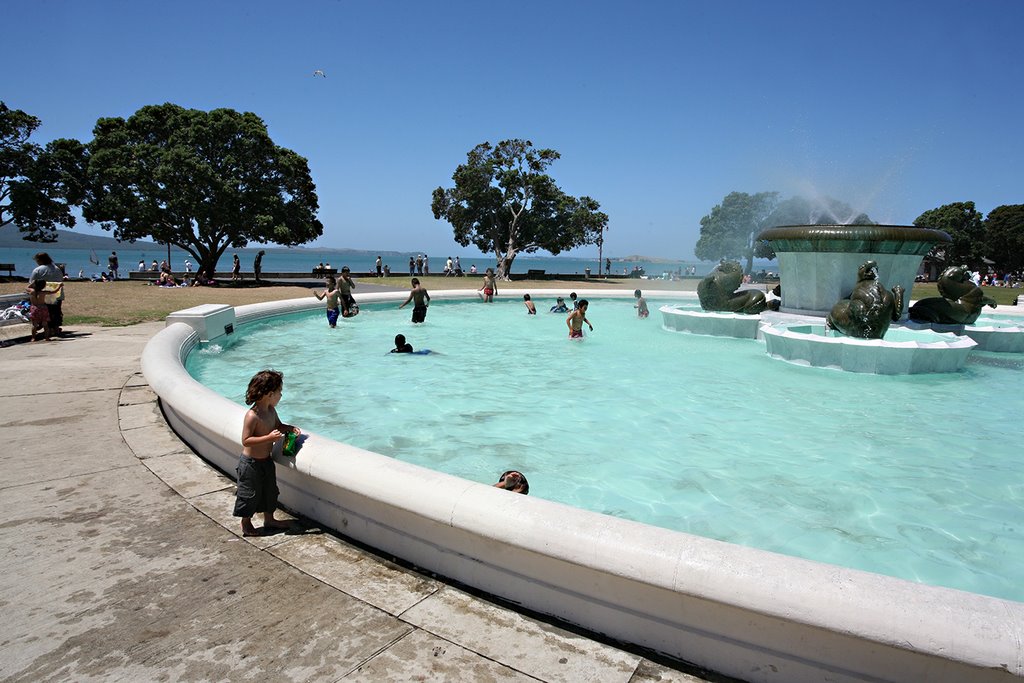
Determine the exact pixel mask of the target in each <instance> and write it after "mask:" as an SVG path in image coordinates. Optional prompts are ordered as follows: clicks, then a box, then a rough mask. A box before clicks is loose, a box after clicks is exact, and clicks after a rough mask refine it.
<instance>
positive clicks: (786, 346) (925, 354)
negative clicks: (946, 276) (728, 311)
mask: <svg viewBox="0 0 1024 683" xmlns="http://www.w3.org/2000/svg"><path fill="white" fill-rule="evenodd" d="M761 333H762V335H763V336H764V341H765V346H766V348H767V351H768V354H769V355H770V356H772V357H773V358H779V359H781V360H785V361H788V362H790V363H795V364H797V365H805V366H812V367H816V368H832V369H835V370H844V371H846V372H861V373H870V374H875V375H913V374H921V373H937V372H957V371H959V370H960V369H961V368H963V366H964V363H966V362H967V356H968V355H970V353H971V350H972V349H974V348H975V346H977V344H976V342H975V341H974V340H973V339H970V338H968V337H962V336H957V335H955V334H952V333H948V332H947V333H940V332H934V331H932V330H912V329H908V328H906V327H902V326H898V327H897V326H894V327H890V328H889V330H888V331H887V332H886V334H885V337H884V338H882V339H854V338H853V337H846V336H842V335H838V334H836V333H835V332H833V331H828V332H827V333H826V330H825V325H824V323H823V322H822V321H816V322H811V321H807V320H801V321H793V322H782V323H771V324H766V325H764V326H762V328H761Z"/></svg>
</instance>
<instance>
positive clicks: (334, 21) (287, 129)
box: [0, 0, 1024, 259]
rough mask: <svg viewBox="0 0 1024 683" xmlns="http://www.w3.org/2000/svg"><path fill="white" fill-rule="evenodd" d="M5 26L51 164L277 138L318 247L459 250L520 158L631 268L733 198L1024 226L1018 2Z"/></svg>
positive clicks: (26, 13)
mask: <svg viewBox="0 0 1024 683" xmlns="http://www.w3.org/2000/svg"><path fill="white" fill-rule="evenodd" d="M0 13H2V16H3V20H4V25H5V29H4V31H3V35H4V43H3V61H2V71H0V74H2V75H0V99H2V100H3V101H5V102H6V103H7V105H8V106H10V107H12V108H15V109H22V110H25V111H27V112H29V113H31V114H33V115H35V116H37V117H39V118H40V119H42V121H43V125H42V127H41V128H40V129H39V131H38V132H37V134H36V136H35V137H34V138H33V139H34V140H35V141H36V142H40V143H45V142H46V141H48V140H50V139H53V138H57V137H75V138H78V139H80V140H83V141H88V140H89V139H91V137H92V134H91V131H92V127H93V125H94V124H95V122H96V120H97V119H98V118H100V117H106V116H122V117H127V116H130V115H131V114H132V113H134V112H135V111H136V110H137V109H139V108H140V107H142V106H145V105H147V104H160V103H163V102H173V103H176V104H179V105H182V106H185V107H192V108H197V109H214V108H218V107H229V108H233V109H237V110H239V111H252V112H255V113H256V114H258V115H259V116H260V117H262V118H263V120H264V121H265V122H266V123H267V126H268V129H269V131H270V135H271V137H272V138H273V139H274V141H275V142H276V143H277V144H279V145H282V146H284V147H288V148H290V149H293V150H295V151H296V152H298V153H299V154H301V155H303V156H305V157H306V158H307V159H308V160H309V166H310V169H311V171H312V174H313V179H314V181H315V182H316V185H317V192H318V195H319V199H320V220H321V221H322V222H323V224H324V235H323V237H322V238H320V239H319V240H318V241H317V242H316V243H315V245H314V246H322V247H351V248H357V249H369V250H378V249H387V250H400V251H426V252H428V253H444V252H449V251H452V250H453V248H454V249H456V250H458V248H457V247H455V245H454V242H453V240H452V230H451V226H450V225H448V224H447V223H445V222H442V221H436V220H434V217H433V215H432V214H431V212H430V199H431V192H432V191H433V189H434V188H435V187H437V186H439V185H444V186H446V187H447V186H450V185H451V184H452V181H451V175H452V172H453V171H454V170H455V167H456V166H457V165H458V164H460V163H462V162H464V161H465V159H466V153H467V152H468V151H469V150H470V149H472V148H473V147H474V146H475V145H477V144H478V143H481V142H484V141H490V142H492V143H496V142H498V141H500V140H503V139H507V138H515V137H520V138H526V139H529V140H532V141H533V143H534V145H535V146H537V147H548V148H553V149H555V150H557V151H558V152H560V153H561V155H562V158H561V159H560V160H559V161H557V162H556V163H555V164H554V165H553V166H552V167H551V170H550V172H551V175H552V176H553V177H554V178H555V180H556V182H557V183H558V184H559V186H560V187H561V188H562V189H563V190H564V191H566V192H568V193H569V194H572V195H577V196H579V195H584V194H585V195H590V196H592V197H594V198H595V199H597V200H598V201H599V202H600V203H601V208H602V210H603V211H605V212H606V213H607V214H608V215H609V217H610V222H609V232H608V234H607V238H606V243H605V253H606V254H610V255H612V256H626V255H629V254H644V255H649V256H664V257H675V258H684V259H685V258H691V259H692V258H693V246H694V244H695V242H696V240H697V237H698V235H699V232H700V218H701V217H702V216H704V215H705V214H707V213H708V212H709V211H710V210H711V208H712V207H713V206H714V205H715V204H718V203H719V202H720V201H721V200H722V198H723V197H724V196H725V195H726V194H728V193H729V192H731V191H734V190H736V191H743V192H750V193H754V192H761V191H767V190H777V191H780V192H781V193H782V194H783V195H784V196H786V197H788V196H792V195H794V194H805V195H810V194H814V193H817V194H824V195H830V196H833V197H835V198H837V199H840V200H843V201H845V202H847V203H849V204H851V205H853V207H854V208H856V209H860V210H863V211H866V212H867V213H868V214H869V215H870V216H871V218H873V219H874V220H875V221H877V222H886V223H896V224H906V223H910V222H912V221H913V220H914V219H915V218H916V217H917V216H918V215H920V214H921V213H922V212H924V211H926V210H928V209H931V208H934V207H936V206H940V205H942V204H947V203H950V202H955V201H974V202H975V203H976V204H977V206H978V208H979V210H981V211H983V212H988V211H990V210H991V209H993V208H995V207H996V206H999V205H1001V204H1018V203H1024V131H1022V121H1024V51H1022V50H1021V47H1020V46H1021V27H1022V26H1024V1H1021V0H980V1H979V2H974V3H966V2H962V1H957V2H949V1H945V0H927V1H917V0H914V1H909V0H907V1H903V0H897V1H894V0H884V1H878V0H868V1H864V0H861V1H860V2H844V3H839V2H827V1H826V2H823V1H821V0H813V1H808V2H782V1H778V2H766V1H763V0H758V1H751V2H745V1H741V0H722V1H710V0H709V1H707V2H686V1H683V0H674V1H664V2H653V1H651V2H642V1H631V2H626V1H623V2H601V1H600V0H597V1H593V2H582V1H580V2H557V1H555V0H540V1H536V2H535V1H533V0H520V1H518V2H508V3H499V2H486V1H484V2H481V1H480V0H472V1H469V2H462V1H448V0H446V1H443V2H423V1H409V2H396V1H389V0H378V1H370V0H366V1H363V2H350V1H348V0H331V1H328V0H322V1H314V0H309V1H304V2H281V1H280V0H244V1H243V0H234V1H226V0H225V1H218V0H202V1H192V0H175V1H174V2H150V1H147V0H128V1H123V2H106V1H98V0H92V1H89V2H74V1H72V0H61V1H54V0H6V1H5V2H4V3H3V7H2V10H0ZM317 69H320V70H323V72H324V73H325V74H326V75H327V78H318V77H314V76H313V72H314V71H315V70H317ZM77 229H83V231H85V232H97V233H101V232H102V231H100V230H99V229H98V228H94V229H89V227H88V226H85V225H83V224H82V223H81V222H80V223H79V227H78V228H77ZM591 252H593V253H594V254H596V247H592V248H588V249H585V250H582V251H577V252H576V253H575V254H576V255H581V256H583V255H590V253H591ZM541 255H543V254H541Z"/></svg>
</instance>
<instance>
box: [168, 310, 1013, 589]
mask: <svg viewBox="0 0 1024 683" xmlns="http://www.w3.org/2000/svg"><path fill="white" fill-rule="evenodd" d="M553 303H554V302H553V301H551V300H549V299H548V298H543V299H537V300H536V304H537V309H538V311H539V314H538V315H537V316H528V315H526V308H525V306H524V305H523V302H522V301H521V300H514V301H512V300H506V301H500V300H499V302H497V303H495V304H484V303H482V302H480V301H479V300H470V301H463V302H437V303H435V304H434V305H432V306H431V307H430V309H429V313H428V314H427V321H426V324H423V325H413V324H411V322H410V311H409V308H408V307H406V308H405V309H403V310H398V309H397V304H395V305H389V306H384V305H371V306H367V307H364V308H363V310H362V312H361V313H360V314H359V315H358V316H357V317H355V318H352V319H348V320H342V321H341V322H339V325H338V327H337V329H330V328H328V326H327V321H326V318H325V316H324V315H323V313H322V312H316V313H306V314H296V315H293V316H289V317H286V318H278V319H274V320H270V321H266V322H261V323H256V324H253V325H246V326H242V327H240V328H239V331H238V333H236V335H234V336H233V337H232V338H229V339H230V341H229V342H225V341H224V338H222V339H220V340H218V342H219V344H218V345H213V346H199V347H197V348H196V349H195V350H193V352H192V353H191V354H190V355H189V357H188V360H187V367H188V370H189V372H191V373H192V374H193V376H195V377H196V379H198V380H199V381H200V382H202V383H203V384H205V385H207V386H209V387H211V388H212V389H214V390H215V391H217V392H219V393H221V394H222V395H224V396H226V397H228V398H231V399H233V400H235V401H237V402H238V403H240V404H241V403H243V401H244V399H243V395H244V392H245V387H246V384H247V382H248V380H249V378H250V377H251V376H252V375H253V374H254V373H255V372H256V371H257V370H259V369H261V368H264V367H274V368H277V369H279V370H282V371H283V372H284V373H285V388H284V398H283V400H282V402H281V404H280V406H279V411H280V413H281V415H282V418H283V419H284V420H285V421H288V422H291V423H294V424H297V425H299V426H300V427H302V428H303V429H305V430H310V431H315V432H317V433H318V434H322V435H325V436H328V437H331V438H333V439H336V440H338V441H343V442H346V443H350V444H353V445H356V446H359V447H361V448H365V449H368V450H371V451H375V452H378V453H382V454H385V455H389V456H392V457H395V458H398V459H400V460H404V461H407V462H411V463H415V464H418V465H422V466H424V467H428V468H432V469H436V470H441V471H444V472H447V473H450V474H453V475H457V476H460V477H464V478H466V479H471V480H474V481H478V482H481V483H488V484H489V483H493V482H494V481H496V480H497V477H498V475H499V474H500V473H501V472H503V471H505V470H509V469H517V470H521V471H522V472H524V473H525V474H526V475H527V477H528V478H529V480H530V495H534V496H539V497H542V498H546V499H550V500H555V501H560V502H563V503H566V504H569V505H574V506H577V507H581V508H585V509H588V510H593V511H595V512H601V513H605V514H610V515H615V516H618V517H622V518H626V519H632V520H637V521H641V522H645V523H648V524H653V525H657V526H662V527H666V528H669V529H676V530H679V531H684V532H689V533H694V534H699V535H701V536H705V537H709V538H716V539H720V540H723V541H729V542H733V543H739V544H743V545H748V546H753V547H757V548H763V549H766V550H772V551H777V552H780V553H785V554H788V555H794V556H799V557H805V558H809V559H814V560H820V561H823V562H830V563H835V564H839V565H843V566H846V567H852V568H856V569H864V570H869V571H874V572H879V573H883V574H888V575H891V576H898V577H902V578H905V579H910V580H913V581H921V582H925V583H929V584H933V585H941V586H949V587H953V588H959V589H963V590H968V591H973V592H978V593H983V594H988V595H992V596H997V597H1003V598H1009V599H1013V600H1024V562H1021V561H1020V560H1021V558H1024V533H1022V531H1024V480H1022V479H1021V477H1020V472H1021V470H1022V465H1024V455H1022V454H1024V449H1021V447H1020V416H1021V414H1022V408H1024V397H1022V392H1021V387H1022V386H1024V358H1021V357H1020V356H1016V355H1005V354H1004V355H995V354H975V355H974V356H972V360H971V361H969V362H968V364H967V366H966V368H965V370H963V371H961V372H958V373H953V374H938V375H910V376H875V375H862V374H853V373H844V372H840V371H835V370H825V369H817V368H807V367H799V366H795V365H792V364H789V363H785V362H781V361H778V360H774V359H772V358H770V357H769V356H768V355H767V354H766V353H765V349H764V345H763V344H762V343H760V342H756V341H753V340H736V339H725V338H718V337H702V336H696V335H689V334H682V333H675V332H670V331H667V330H665V329H663V328H662V324H661V319H660V315H659V313H658V312H657V310H656V309H657V305H660V304H662V303H668V301H657V300H656V301H652V302H651V309H652V315H651V317H650V318H649V319H646V320H641V319H638V318H637V317H636V312H635V310H634V309H633V307H632V302H631V301H628V300H593V301H592V303H591V306H590V309H589V311H588V314H587V315H588V318H589V319H590V321H591V322H592V323H593V325H594V331H593V332H590V331H589V330H586V329H585V331H586V333H587V336H586V337H585V338H584V340H583V341H576V340H570V339H568V336H567V333H568V328H567V327H566V323H565V318H566V315H565V314H554V313H548V312H547V311H548V309H549V307H550V306H551V305H552V304H553ZM673 303H678V302H673ZM691 305H692V304H691ZM399 333H401V334H404V335H405V336H406V337H407V339H408V341H409V343H411V344H412V345H413V346H414V347H415V348H416V349H423V348H429V349H431V350H432V351H434V352H436V353H432V354H430V355H398V354H389V353H388V351H389V350H390V349H391V348H392V347H393V340H394V336H395V335H396V334H399Z"/></svg>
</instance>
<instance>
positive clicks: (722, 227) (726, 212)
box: [693, 192, 779, 273]
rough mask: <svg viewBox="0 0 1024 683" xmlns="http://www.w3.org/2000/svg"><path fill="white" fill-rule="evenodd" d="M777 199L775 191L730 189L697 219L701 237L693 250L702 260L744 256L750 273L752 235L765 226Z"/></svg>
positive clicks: (752, 250)
mask: <svg viewBox="0 0 1024 683" xmlns="http://www.w3.org/2000/svg"><path fill="white" fill-rule="evenodd" d="M778 201H779V193H778V192H758V193H757V194H753V195H751V194H747V193H746V192H730V193H729V194H727V195H726V196H725V199H723V200H722V203H721V204H718V205H716V206H715V207H714V208H712V209H711V213H709V214H708V215H706V216H704V217H703V218H701V219H700V238H699V239H698V240H697V246H696V247H694V250H693V253H694V254H695V255H696V256H697V258H699V259H701V260H702V261H715V260H719V259H743V260H744V261H746V270H745V272H747V273H749V272H750V269H751V268H752V267H753V263H754V251H755V247H756V244H755V242H756V240H755V239H754V238H755V237H756V236H757V234H758V233H759V232H761V231H762V230H763V229H765V228H766V227H768V225H767V223H766V221H767V220H768V217H769V216H771V215H772V212H773V211H774V210H775V207H776V205H777V204H778Z"/></svg>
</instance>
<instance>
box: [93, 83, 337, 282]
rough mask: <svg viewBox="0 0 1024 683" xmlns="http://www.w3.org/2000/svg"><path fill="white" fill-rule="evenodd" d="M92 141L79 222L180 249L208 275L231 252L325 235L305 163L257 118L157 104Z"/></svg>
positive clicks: (100, 129)
mask: <svg viewBox="0 0 1024 683" xmlns="http://www.w3.org/2000/svg"><path fill="white" fill-rule="evenodd" d="M93 135H94V138H93V140H92V141H91V142H90V143H89V144H88V153H89V164H88V196H87V198H86V200H85V203H84V205H83V216H84V217H85V218H86V220H89V221H94V222H98V223H100V224H101V226H102V227H103V228H105V229H107V230H110V229H113V230H114V236H115V237H116V238H117V239H119V240H129V241H130V240H135V239H139V238H142V237H152V238H153V239H155V240H157V241H159V242H164V243H170V244H173V245H176V246H178V247H180V248H181V249H183V250H185V251H187V252H188V253H189V254H191V255H192V256H193V257H194V258H195V259H196V261H197V262H198V264H199V268H201V269H203V270H206V271H207V272H212V271H213V270H214V269H215V267H216V264H217V261H218V260H219V258H220V257H221V255H222V254H223V253H224V251H225V250H226V249H227V248H228V247H229V246H230V247H233V248H241V247H244V246H246V245H247V244H248V243H249V242H250V241H252V242H259V243H266V242H274V243H277V244H281V245H285V246H294V245H297V244H302V243H305V242H308V241H310V240H313V239H315V238H317V237H319V236H320V235H322V234H323V225H321V223H320V221H319V220H317V218H316V212H317V209H318V202H317V196H316V186H315V185H314V183H313V180H312V178H311V176H310V172H309V165H308V163H307V161H306V159H305V158H303V157H302V156H300V155H298V154H296V153H295V152H293V151H291V150H289V149H286V148H283V147H279V146H277V145H275V144H274V142H273V140H271V139H270V136H269V134H268V133H267V127H266V125H265V124H264V123H263V121H262V120H261V119H260V118H259V117H258V116H256V115H255V114H253V113H249V112H247V113H238V112H237V111H234V110H232V109H215V110H213V111H209V112H207V111H200V110H196V109H185V108H183V107H180V106H178V105H175V104H170V103H168V104H162V105H151V106H146V107H143V108H142V109H139V110H138V111H137V112H135V113H134V114H133V115H132V116H130V117H129V118H128V119H122V118H104V119H100V120H99V121H97V122H96V127H95V128H94V130H93Z"/></svg>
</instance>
